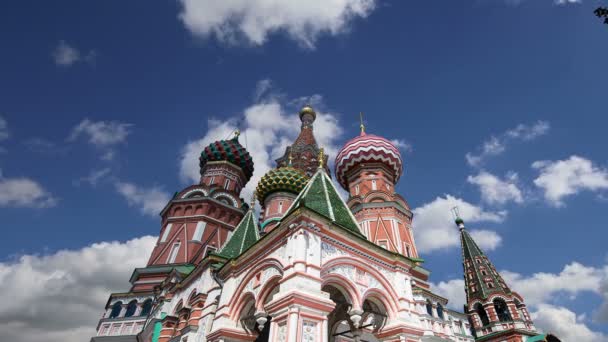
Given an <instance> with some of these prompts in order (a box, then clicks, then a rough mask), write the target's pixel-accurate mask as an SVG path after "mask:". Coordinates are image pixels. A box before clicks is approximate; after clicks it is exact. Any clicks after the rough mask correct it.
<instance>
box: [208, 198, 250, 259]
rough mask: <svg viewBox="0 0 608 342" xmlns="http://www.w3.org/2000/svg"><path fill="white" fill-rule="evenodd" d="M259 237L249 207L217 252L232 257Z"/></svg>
mask: <svg viewBox="0 0 608 342" xmlns="http://www.w3.org/2000/svg"><path fill="white" fill-rule="evenodd" d="M259 238H260V234H259V230H258V226H257V224H256V222H255V217H254V216H253V210H252V209H249V210H248V211H247V214H245V216H244V217H243V219H242V220H241V222H240V223H239V224H238V226H236V229H235V230H234V233H233V234H232V236H231V237H230V239H229V240H228V242H226V244H225V245H224V247H223V248H222V250H221V251H220V252H219V253H217V254H218V255H219V256H222V257H224V258H226V259H234V258H236V257H237V256H239V255H241V253H243V252H244V251H245V250H247V249H248V248H249V247H251V246H252V245H253V244H254V243H256V242H257V241H258V239H259Z"/></svg>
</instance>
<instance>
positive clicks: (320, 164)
mask: <svg viewBox="0 0 608 342" xmlns="http://www.w3.org/2000/svg"><path fill="white" fill-rule="evenodd" d="M323 159H325V152H324V151H323V148H322V147H321V148H320V149H319V169H322V168H323V161H324V160H323Z"/></svg>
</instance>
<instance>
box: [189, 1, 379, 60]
mask: <svg viewBox="0 0 608 342" xmlns="http://www.w3.org/2000/svg"><path fill="white" fill-rule="evenodd" d="M180 3H181V5H182V11H181V12H180V14H179V18H180V20H181V21H182V22H183V24H184V25H185V26H186V28H187V29H188V30H190V32H192V34H194V35H197V36H200V37H203V38H206V37H209V36H215V37H216V38H217V39H218V40H219V41H221V42H224V43H228V44H237V43H239V42H241V41H245V42H246V43H248V44H251V45H254V46H259V45H263V44H264V43H265V42H266V41H267V39H268V36H269V35H270V34H273V33H277V32H282V33H286V34H287V36H288V37H289V38H291V39H293V40H295V41H297V42H298V43H299V44H300V45H302V46H304V47H306V48H309V49H312V48H314V46H315V42H316V41H317V39H318V38H319V36H321V35H322V34H330V35H332V36H333V35H337V34H339V33H343V32H345V31H347V30H348V29H349V27H350V25H351V22H352V21H353V20H354V19H356V18H365V17H367V16H369V15H370V14H371V12H372V11H373V10H374V8H375V7H376V1H375V0H333V1H325V0H307V1H283V0H224V1H213V0H180Z"/></svg>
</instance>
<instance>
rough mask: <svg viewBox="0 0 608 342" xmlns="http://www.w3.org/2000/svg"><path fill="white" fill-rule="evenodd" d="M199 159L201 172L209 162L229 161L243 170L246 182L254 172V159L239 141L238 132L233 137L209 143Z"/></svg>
mask: <svg viewBox="0 0 608 342" xmlns="http://www.w3.org/2000/svg"><path fill="white" fill-rule="evenodd" d="M199 160H200V164H199V165H200V167H201V172H202V170H203V167H204V166H205V165H206V164H207V163H208V162H214V161H227V162H230V163H232V164H234V165H236V166H238V167H240V168H241V170H243V173H244V174H245V178H246V179H245V182H247V181H249V179H250V178H251V175H252V174H253V160H252V159H251V155H249V152H247V150H246V149H245V148H244V147H243V146H242V145H241V144H240V143H239V139H238V134H236V135H235V137H234V138H232V139H229V140H218V141H216V142H213V143H211V144H209V146H207V147H205V149H204V150H203V152H201V157H200V158H199Z"/></svg>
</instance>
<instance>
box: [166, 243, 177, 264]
mask: <svg viewBox="0 0 608 342" xmlns="http://www.w3.org/2000/svg"><path fill="white" fill-rule="evenodd" d="M178 252H179V243H176V244H174V245H173V248H171V253H169V257H168V258H167V264H172V263H174V262H175V259H177V253H178Z"/></svg>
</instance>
